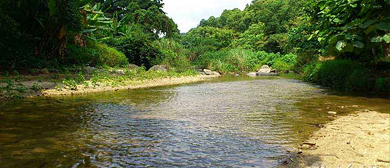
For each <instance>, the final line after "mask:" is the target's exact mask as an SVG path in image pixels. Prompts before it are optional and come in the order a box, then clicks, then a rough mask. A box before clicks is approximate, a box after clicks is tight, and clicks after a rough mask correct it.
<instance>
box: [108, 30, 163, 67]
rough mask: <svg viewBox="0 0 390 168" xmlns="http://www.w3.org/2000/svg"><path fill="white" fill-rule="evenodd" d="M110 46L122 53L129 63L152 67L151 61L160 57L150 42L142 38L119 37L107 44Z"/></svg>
mask: <svg viewBox="0 0 390 168" xmlns="http://www.w3.org/2000/svg"><path fill="white" fill-rule="evenodd" d="M108 44H109V45H110V46H113V47H115V48H116V49H117V50H119V51H121V52H123V53H124V54H125V55H126V57H127V58H128V60H129V62H130V63H133V64H137V65H144V66H145V67H147V68H150V67H152V63H151V61H152V60H154V59H155V58H156V57H157V56H159V55H160V52H159V51H158V49H156V48H155V47H153V46H152V41H150V40H149V39H148V38H144V37H142V36H133V37H120V38H116V39H113V40H111V41H109V42H108Z"/></svg>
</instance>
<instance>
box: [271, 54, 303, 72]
mask: <svg viewBox="0 0 390 168" xmlns="http://www.w3.org/2000/svg"><path fill="white" fill-rule="evenodd" d="M296 64H297V56H296V55H294V54H292V53H290V54H286V55H284V56H282V57H280V58H277V59H276V60H275V62H274V64H273V65H272V68H274V69H276V70H279V71H289V70H293V69H294V66H296Z"/></svg>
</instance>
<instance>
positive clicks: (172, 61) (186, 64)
mask: <svg viewBox="0 0 390 168" xmlns="http://www.w3.org/2000/svg"><path fill="white" fill-rule="evenodd" d="M153 45H154V46H155V47H156V48H158V49H159V51H160V53H161V54H160V55H159V56H158V57H157V58H156V59H155V60H153V62H152V63H153V64H155V65H157V64H163V65H166V66H167V67H168V68H169V69H175V70H176V71H178V72H184V71H186V70H188V69H189V68H190V67H191V64H190V61H189V59H188V58H187V57H186V55H187V51H186V50H185V49H184V48H183V46H182V45H181V44H179V43H178V42H175V41H173V40H167V39H160V40H159V41H155V42H154V43H153Z"/></svg>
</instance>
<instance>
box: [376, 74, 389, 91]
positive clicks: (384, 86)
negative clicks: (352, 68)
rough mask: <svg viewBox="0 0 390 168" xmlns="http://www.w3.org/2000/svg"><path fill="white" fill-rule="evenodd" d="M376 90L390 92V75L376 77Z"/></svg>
mask: <svg viewBox="0 0 390 168" xmlns="http://www.w3.org/2000/svg"><path fill="white" fill-rule="evenodd" d="M375 90H376V91H388V92H390V77H387V78H378V79H376V81H375Z"/></svg>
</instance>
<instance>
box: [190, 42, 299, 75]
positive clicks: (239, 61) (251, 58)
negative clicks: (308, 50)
mask: <svg viewBox="0 0 390 168" xmlns="http://www.w3.org/2000/svg"><path fill="white" fill-rule="evenodd" d="M295 63H296V55H294V54H288V55H281V54H279V53H277V54H274V53H267V52H265V51H259V52H255V51H252V50H246V49H241V48H236V49H224V50H220V51H217V52H206V53H205V54H203V55H201V56H200V57H199V58H198V59H197V60H196V61H195V64H196V65H198V66H200V67H202V68H208V69H212V70H217V71H219V72H221V73H228V72H248V71H254V70H257V69H259V68H260V67H261V66H262V65H269V66H271V67H273V68H275V69H277V70H280V71H286V70H292V68H293V67H294V64H295Z"/></svg>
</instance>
